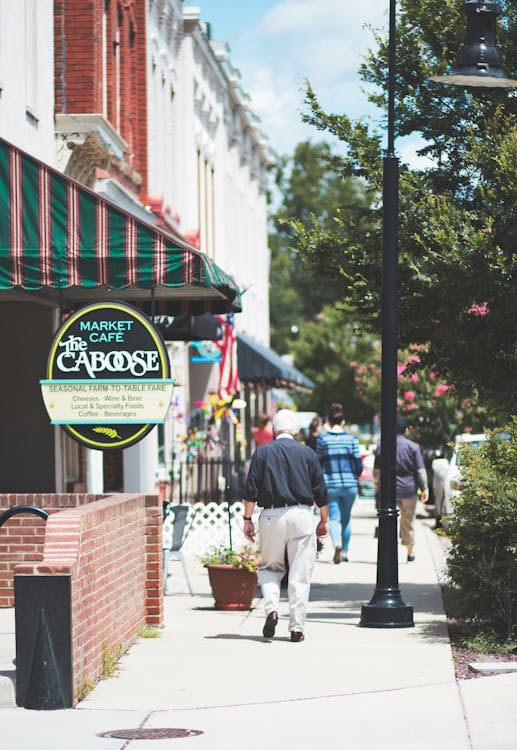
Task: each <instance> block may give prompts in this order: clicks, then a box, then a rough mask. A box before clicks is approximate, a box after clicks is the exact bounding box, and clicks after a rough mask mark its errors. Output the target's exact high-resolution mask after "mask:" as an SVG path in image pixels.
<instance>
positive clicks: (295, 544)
mask: <svg viewBox="0 0 517 750" xmlns="http://www.w3.org/2000/svg"><path fill="white" fill-rule="evenodd" d="M298 429H299V428H298V424H297V422H296V418H295V416H294V413H293V412H292V411H290V410H289V409H281V410H280V411H279V412H278V413H277V414H276V415H275V418H274V419H273V432H274V435H275V440H274V441H273V442H272V443H266V445H262V446H260V447H259V448H257V450H256V451H255V452H254V454H253V456H252V457H251V464H250V468H249V472H248V479H247V483H246V494H245V497H244V535H245V537H246V539H248V540H249V541H250V542H254V541H255V528H254V525H253V521H252V520H251V516H252V513H253V509H254V507H255V503H257V505H259V506H260V507H261V508H262V512H261V514H260V517H259V534H260V548H261V555H262V563H261V565H260V567H259V570H258V577H259V581H260V587H261V589H262V594H263V597H264V608H265V612H266V622H265V625H264V628H263V631H262V633H263V635H264V637H265V638H272V637H273V636H274V634H275V629H276V626H277V623H278V605H279V601H280V582H281V580H282V578H283V576H284V573H285V550H286V548H287V557H288V560H289V584H288V598H289V630H290V632H291V641H293V642H294V643H299V642H300V641H303V640H304V632H303V631H304V627H305V619H306V613H307V603H308V601H309V590H310V584H311V578H312V571H313V569H314V563H315V560H316V536H317V537H320V538H321V537H324V536H326V535H327V533H328V508H327V502H328V501H327V490H326V486H325V481H324V479H323V475H322V473H321V468H320V465H319V461H318V458H317V456H316V454H315V453H314V451H313V450H312V449H311V448H308V447H307V446H306V445H302V444H301V443H299V442H298V441H297V440H295V439H294V438H295V435H297V433H298ZM314 501H316V504H317V505H318V507H319V508H320V521H319V523H318V525H317V526H316V529H315V528H314V514H313V512H312V504H313V502H314Z"/></svg>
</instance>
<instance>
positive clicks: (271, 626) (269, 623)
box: [262, 612, 278, 638]
mask: <svg viewBox="0 0 517 750" xmlns="http://www.w3.org/2000/svg"><path fill="white" fill-rule="evenodd" d="M277 624H278V612H270V613H269V614H268V616H267V617H266V622H265V623H264V628H263V629H262V635H263V636H264V638H273V636H274V635H275V630H276V626H277Z"/></svg>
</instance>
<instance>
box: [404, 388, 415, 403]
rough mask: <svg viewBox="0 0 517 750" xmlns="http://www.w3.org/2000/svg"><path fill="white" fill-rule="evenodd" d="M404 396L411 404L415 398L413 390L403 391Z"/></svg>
mask: <svg viewBox="0 0 517 750" xmlns="http://www.w3.org/2000/svg"><path fill="white" fill-rule="evenodd" d="M404 398H405V399H406V401H409V403H410V404H412V403H413V401H414V400H415V392H414V391H406V392H405V393H404Z"/></svg>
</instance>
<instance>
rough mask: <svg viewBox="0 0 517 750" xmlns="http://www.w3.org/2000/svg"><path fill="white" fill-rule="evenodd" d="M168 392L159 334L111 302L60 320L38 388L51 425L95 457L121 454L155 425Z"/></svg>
mask: <svg viewBox="0 0 517 750" xmlns="http://www.w3.org/2000/svg"><path fill="white" fill-rule="evenodd" d="M173 384H174V380H173V379H172V378H171V377H170V366H169V357H168V353H167V349H166V346H165V344H164V342H163V339H162V338H161V336H160V334H159V332H158V331H157V330H156V328H155V327H154V326H153V325H152V323H151V322H150V321H149V320H148V318H147V317H146V316H145V315H144V313H142V312H141V311H140V310H138V309H137V308H135V307H133V306H132V305H128V304H126V303H123V302H111V301H109V302H99V303H95V304H92V305H87V306H86V307H83V308H81V309H80V310H78V311H77V312H75V313H73V314H72V315H70V317H68V318H67V319H66V321H65V322H64V323H63V325H62V326H61V327H60V329H59V330H58V332H57V333H56V335H55V337H54V340H53V342H52V346H51V349H50V354H49V357H48V363H47V379H45V380H40V385H41V391H42V394H43V400H44V403H45V407H46V409H47V413H48V415H49V417H50V420H51V422H52V424H58V425H61V426H62V427H63V429H65V430H66V431H67V432H68V433H69V434H70V435H71V436H72V437H73V438H74V439H75V440H78V441H79V442H80V443H83V444H84V445H86V446H88V447H89V448H96V449H98V450H109V449H113V448H127V447H128V446H130V445H133V443H136V442H137V441H138V440H141V439H142V438H143V437H144V436H145V435H147V434H148V432H150V430H152V428H153V427H154V425H155V424H157V423H161V422H163V420H164V419H165V416H166V414H167V410H168V408H169V404H170V402H171V399H172V390H173Z"/></svg>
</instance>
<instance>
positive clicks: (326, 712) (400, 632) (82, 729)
mask: <svg viewBox="0 0 517 750" xmlns="http://www.w3.org/2000/svg"><path fill="white" fill-rule="evenodd" d="M375 525H376V519H375V515H374V510H373V506H372V504H371V503H370V502H369V501H365V500H360V501H358V502H357V503H356V506H355V513H354V517H353V534H352V544H351V548H350V557H351V562H350V563H343V564H341V565H334V564H333V563H332V562H331V559H332V550H331V548H330V546H329V544H328V543H327V544H326V546H325V548H324V550H323V552H322V553H321V555H320V559H319V560H318V562H317V564H316V570H315V576H314V583H313V587H312V593H311V603H310V607H309V615H308V622H307V628H306V640H305V641H304V642H303V643H301V644H293V643H291V642H290V641H289V640H288V630H287V616H286V615H287V604H286V602H285V601H283V602H282V603H281V604H282V607H281V612H280V622H279V627H278V628H277V637H276V638H275V639H274V640H273V641H272V642H266V641H264V639H263V638H262V636H261V631H262V625H263V622H264V616H263V612H262V603H261V600H260V599H257V600H256V602H255V609H254V610H252V611H251V612H243V613H239V612H218V611H215V610H214V609H213V608H212V604H213V600H212V597H211V594H210V589H209V585H208V576H207V574H206V571H205V570H204V569H203V568H202V567H201V565H200V564H199V563H198V562H197V561H195V560H189V561H188V566H189V573H190V574H191V578H192V583H193V587H194V590H195V592H196V596H195V597H191V596H190V595H189V594H188V590H187V587H186V583H185V580H184V577H183V572H182V569H181V565H180V564H179V563H177V562H171V566H170V572H171V576H170V577H169V589H168V590H169V595H168V596H167V597H166V602H165V605H166V607H165V608H166V625H165V629H164V630H163V632H162V634H161V637H160V638H156V639H140V640H139V642H138V643H137V644H136V645H135V646H133V648H132V649H131V650H130V652H129V653H128V654H127V655H126V656H125V657H124V658H123V659H122V660H121V662H120V672H119V675H118V676H116V677H113V678H110V679H108V680H104V681H103V682H101V683H100V684H99V685H98V686H97V687H96V688H95V690H94V691H93V692H92V693H91V694H90V695H89V696H88V697H87V698H86V699H85V700H84V701H83V702H82V703H81V704H80V705H79V707H78V708H77V709H76V710H68V711H52V712H36V711H27V710H24V709H19V708H12V707H11V708H3V709H0V721H1V726H2V730H1V736H2V742H3V745H4V746H5V747H6V748H14V747H23V748H24V750H25V748H27V750H33V748H34V749H38V750H39V749H41V750H61V748H63V750H64V748H67V750H68V748H70V747H71V746H73V747H74V750H95V749H96V748H99V750H100V749H101V748H104V749H105V750H126V749H127V748H129V750H173V749H177V750H181V748H182V747H188V748H191V749H192V750H194V748H195V747H200V748H201V747H203V748H207V750H228V749H229V748H236V749H237V748H243V749H244V750H259V748H260V750H264V748H266V749H267V750H276V749H277V748H279V749H280V748H286V749H287V748H290V747H291V746H294V747H296V748H297V750H305V749H307V750H309V748H310V750H313V749H314V747H318V746H319V747H321V748H327V747H332V746H333V745H337V744H339V745H341V744H344V745H346V747H349V748H359V747H360V748H361V750H379V749H381V748H382V749H383V750H384V749H388V750H390V749H391V748H393V750H395V748H396V749H397V750H406V749H407V750H409V749H410V748H411V750H414V748H418V749H419V750H426V749H427V748H429V750H431V748H432V749H433V750H435V748H436V747H437V746H439V747H440V750H449V749H450V750H471V749H473V750H500V749H501V750H503V749H504V750H506V748H508V749H510V748H515V747H516V742H515V738H516V737H517V717H516V712H515V708H514V706H515V696H516V694H517V675H500V676H496V677H483V678H479V679H476V680H469V681H465V683H464V684H463V685H462V687H461V689H460V690H459V689H458V687H457V685H456V681H455V678H454V669H453V665H452V659H451V651H450V647H449V643H448V639H447V630H446V624H445V617H444V614H443V608H442V601H441V594H440V588H439V586H438V583H437V574H436V568H435V563H434V562H433V560H435V561H437V562H438V564H440V545H439V544H438V542H437V541H436V540H435V538H434V536H433V534H432V532H431V531H430V529H429V528H427V527H426V525H425V522H423V523H419V524H418V530H417V546H416V561H415V562H414V563H410V564H407V563H406V562H405V555H403V550H402V549H401V550H400V573H399V575H400V585H401V590H402V595H403V598H404V600H405V601H406V602H407V603H410V604H412V605H413V606H414V609H415V615H414V617H415V627H414V628H404V629H394V630H389V629H386V630H385V629H370V628H360V627H358V622H359V616H360V609H361V604H362V603H363V602H367V601H368V600H369V599H370V598H371V596H372V594H373V590H374V588H375V575H376V564H375V559H376V552H377V542H376V540H375V539H374V537H373V531H374V527H375ZM12 619H13V618H12V616H11V620H12ZM8 628H9V615H8V614H6V613H5V611H4V612H3V613H2V612H1V611H0V673H1V670H5V669H6V655H7V654H6V648H7V646H6V640H7V636H6V635H1V634H4V633H5V632H6V629H8ZM11 628H12V625H11ZM11 633H12V630H11ZM12 648H14V646H12ZM11 659H12V654H11ZM10 668H11V669H12V664H11V667H10ZM0 679H1V678H0ZM139 727H145V728H158V727H173V728H189V729H197V730H201V731H202V732H203V734H201V735H200V736H198V737H189V738H185V739H159V740H158V739H154V740H152V739H145V740H131V741H128V740H124V739H115V738H102V737H98V734H99V733H101V732H107V731H109V730H114V729H121V728H125V729H137V728H139Z"/></svg>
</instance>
